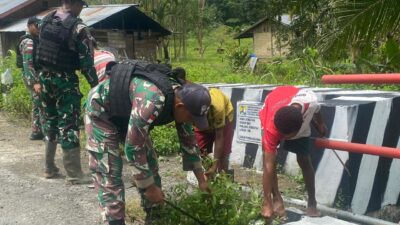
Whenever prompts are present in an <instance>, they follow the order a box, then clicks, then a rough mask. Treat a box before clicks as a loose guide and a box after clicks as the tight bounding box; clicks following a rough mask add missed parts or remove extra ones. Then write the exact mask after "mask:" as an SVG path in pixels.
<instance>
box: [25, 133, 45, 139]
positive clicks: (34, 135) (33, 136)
mask: <svg viewBox="0 0 400 225" xmlns="http://www.w3.org/2000/svg"><path fill="white" fill-rule="evenodd" d="M43 138H44V136H43V133H42V132H40V131H39V132H32V133H31V136H30V137H29V140H31V141H38V140H43Z"/></svg>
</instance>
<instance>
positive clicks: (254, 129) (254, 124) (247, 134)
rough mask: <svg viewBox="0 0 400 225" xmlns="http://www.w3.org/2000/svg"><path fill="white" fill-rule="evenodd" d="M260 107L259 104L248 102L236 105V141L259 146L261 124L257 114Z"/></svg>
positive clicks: (260, 104)
mask: <svg viewBox="0 0 400 225" xmlns="http://www.w3.org/2000/svg"><path fill="white" fill-rule="evenodd" d="M262 105H263V104H262V103H261V102H249V101H240V102H238V103H237V110H236V112H237V117H236V118H237V122H236V132H237V141H239V142H242V143H252V144H258V145H260V144H261V123H260V119H259V117H258V113H259V112H260V110H261V108H262Z"/></svg>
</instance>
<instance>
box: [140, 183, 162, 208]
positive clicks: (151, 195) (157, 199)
mask: <svg viewBox="0 0 400 225" xmlns="http://www.w3.org/2000/svg"><path fill="white" fill-rule="evenodd" d="M144 195H145V196H146V198H147V199H148V200H149V201H150V202H152V203H156V204H159V203H162V202H163V201H164V193H163V192H162V191H161V188H159V187H158V186H157V185H155V184H152V185H151V186H150V187H148V188H146V191H145V192H144Z"/></svg>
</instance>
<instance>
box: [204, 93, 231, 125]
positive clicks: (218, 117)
mask: <svg viewBox="0 0 400 225" xmlns="http://www.w3.org/2000/svg"><path fill="white" fill-rule="evenodd" d="M210 96H211V105H210V109H209V111H208V115H207V118H208V125H209V130H213V129H218V128H222V127H224V126H225V125H226V123H227V122H232V121H233V116H234V115H233V106H232V103H231V101H230V99H229V98H228V97H227V96H226V95H224V93H222V91H221V90H219V89H217V88H210ZM226 120H228V121H226Z"/></svg>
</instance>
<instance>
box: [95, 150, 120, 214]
mask: <svg viewBox="0 0 400 225" xmlns="http://www.w3.org/2000/svg"><path fill="white" fill-rule="evenodd" d="M88 152H89V169H90V170H91V171H92V175H93V180H94V185H95V190H96V192H97V200H98V201H99V204H100V208H101V211H102V213H101V214H102V217H103V220H104V221H114V220H121V219H124V218H125V188H124V182H123V181H122V167H123V162H122V158H121V157H120V156H115V155H113V154H110V153H107V152H105V153H98V152H92V151H88Z"/></svg>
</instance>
